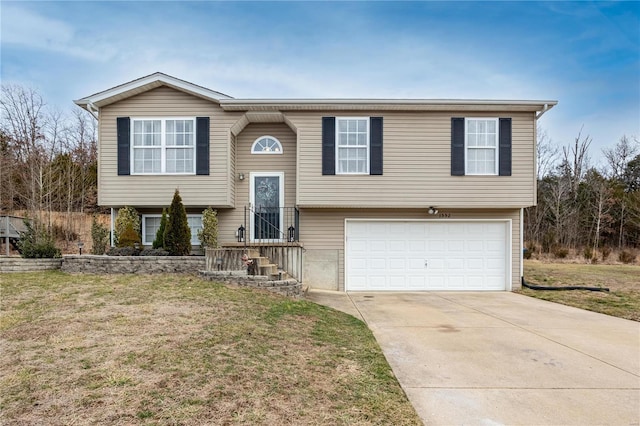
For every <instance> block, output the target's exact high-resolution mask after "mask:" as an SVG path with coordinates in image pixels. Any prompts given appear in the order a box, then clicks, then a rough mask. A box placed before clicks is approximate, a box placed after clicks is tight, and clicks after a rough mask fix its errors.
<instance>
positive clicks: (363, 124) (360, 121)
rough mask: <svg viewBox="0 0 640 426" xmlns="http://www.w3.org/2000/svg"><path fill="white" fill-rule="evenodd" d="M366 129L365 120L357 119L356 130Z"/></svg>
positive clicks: (363, 130) (364, 130)
mask: <svg viewBox="0 0 640 426" xmlns="http://www.w3.org/2000/svg"><path fill="white" fill-rule="evenodd" d="M366 131H367V122H366V120H358V132H366Z"/></svg>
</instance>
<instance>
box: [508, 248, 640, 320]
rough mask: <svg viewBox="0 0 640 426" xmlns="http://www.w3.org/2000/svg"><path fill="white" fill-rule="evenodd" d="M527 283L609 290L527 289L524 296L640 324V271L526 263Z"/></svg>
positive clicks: (610, 266)
mask: <svg viewBox="0 0 640 426" xmlns="http://www.w3.org/2000/svg"><path fill="white" fill-rule="evenodd" d="M524 277H525V280H526V281H527V283H529V284H534V285H543V286H587V287H607V288H609V289H610V292H608V293H606V292H591V291H582V290H570V291H540V290H529V289H526V288H523V289H522V290H521V293H522V294H526V295H527V296H532V297H537V298H539V299H544V300H550V301H552V302H557V303H563V304H565V305H569V306H575V307H577V308H582V309H587V310H590V311H595V312H600V313H603V314H607V315H612V316H616V317H620V318H626V319H630V320H634V321H640V267H638V266H635V265H586V264H568V263H542V262H540V261H536V260H526V261H525V263H524Z"/></svg>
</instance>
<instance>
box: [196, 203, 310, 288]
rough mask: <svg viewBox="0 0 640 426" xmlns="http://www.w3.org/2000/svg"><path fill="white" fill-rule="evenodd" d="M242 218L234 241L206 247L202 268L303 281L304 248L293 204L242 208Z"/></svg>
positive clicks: (298, 214)
mask: <svg viewBox="0 0 640 426" xmlns="http://www.w3.org/2000/svg"><path fill="white" fill-rule="evenodd" d="M243 217H244V219H243V222H242V223H241V224H240V226H239V227H238V229H237V230H236V232H235V236H236V240H235V241H223V242H222V243H221V244H220V246H221V247H220V248H219V249H207V250H206V252H205V256H206V271H209V272H213V271H229V272H235V273H239V272H242V271H246V274H247V275H252V276H263V277H266V278H267V279H269V280H287V279H294V280H296V281H297V282H299V283H302V281H303V274H302V270H303V268H302V266H303V255H304V247H303V245H302V243H301V242H300V241H299V239H300V231H299V227H300V213H299V211H298V209H297V208H296V207H255V206H252V205H249V206H245V207H244V216H243Z"/></svg>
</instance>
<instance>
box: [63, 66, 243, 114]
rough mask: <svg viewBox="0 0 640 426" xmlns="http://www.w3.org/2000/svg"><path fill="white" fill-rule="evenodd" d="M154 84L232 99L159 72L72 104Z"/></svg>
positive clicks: (92, 102)
mask: <svg viewBox="0 0 640 426" xmlns="http://www.w3.org/2000/svg"><path fill="white" fill-rule="evenodd" d="M156 82H160V83H164V84H167V85H169V86H172V87H175V88H177V89H181V90H183V91H186V92H191V93H194V94H197V95H200V96H202V97H204V98H208V99H211V100H215V101H220V100H222V99H232V98H231V97H230V96H227V95H225V94H223V93H220V92H216V91H215V90H211V89H207V88H206V87H202V86H198V85H196V84H193V83H189V82H188V81H185V80H180V79H179V78H175V77H172V76H170V75H167V74H163V73H161V72H156V73H153V74H150V75H148V76H145V77H142V78H139V79H137V80H133V81H130V82H128V83H124V84H121V85H119V86H116V87H113V88H111V89H107V90H104V91H102V92H99V93H95V94H93V95H90V96H87V97H85V98H82V99H78V100H76V101H74V102H75V103H76V104H77V105H80V106H83V105H88V104H94V103H97V102H100V101H103V100H105V99H108V98H111V97H113V96H118V95H120V94H123V93H126V92H128V91H130V90H135V89H137V88H139V87H142V86H146V85H148V84H152V83H156Z"/></svg>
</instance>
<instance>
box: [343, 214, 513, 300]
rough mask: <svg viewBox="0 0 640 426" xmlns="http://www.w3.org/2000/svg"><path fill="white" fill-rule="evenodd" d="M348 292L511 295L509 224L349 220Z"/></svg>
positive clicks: (346, 245)
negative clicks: (508, 292)
mask: <svg viewBox="0 0 640 426" xmlns="http://www.w3.org/2000/svg"><path fill="white" fill-rule="evenodd" d="M345 234H346V242H345V288H346V290H348V291H354V290H374V291H417V290H507V289H510V287H511V285H510V275H511V268H510V265H511V261H510V257H511V250H510V246H511V223H510V221H453V220H450V221H448V220H447V221H445V220H442V221H440V220H436V221H422V220H416V221H389V220H347V221H346V223H345Z"/></svg>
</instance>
